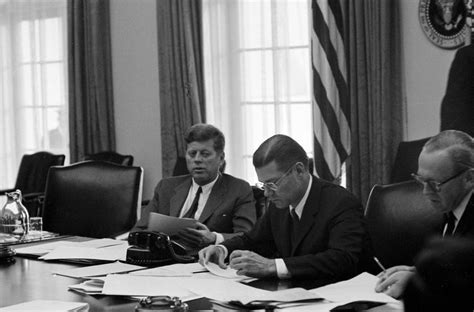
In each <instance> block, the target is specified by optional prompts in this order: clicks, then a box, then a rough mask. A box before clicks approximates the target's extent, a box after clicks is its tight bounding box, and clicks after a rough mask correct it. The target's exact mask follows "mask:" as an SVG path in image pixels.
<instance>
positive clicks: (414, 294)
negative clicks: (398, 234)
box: [403, 237, 474, 312]
mask: <svg viewBox="0 0 474 312" xmlns="http://www.w3.org/2000/svg"><path fill="white" fill-rule="evenodd" d="M473 263H474V241H473V240H472V239H466V238H460V237H457V238H443V239H440V238H437V239H434V240H432V241H431V242H430V243H429V244H428V245H427V246H426V247H425V248H424V249H423V250H422V251H421V253H420V254H419V255H418V257H417V259H416V262H415V265H416V273H414V275H413V277H412V278H410V280H409V281H408V284H407V287H406V289H405V292H404V294H403V302H404V305H405V312H411V311H456V312H462V311H469V312H472V311H473V309H474V297H473V296H472V294H474V265H473Z"/></svg>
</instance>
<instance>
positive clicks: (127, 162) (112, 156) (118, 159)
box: [84, 151, 133, 166]
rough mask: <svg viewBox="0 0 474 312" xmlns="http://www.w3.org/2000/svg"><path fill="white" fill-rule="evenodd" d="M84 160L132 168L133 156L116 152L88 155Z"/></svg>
mask: <svg viewBox="0 0 474 312" xmlns="http://www.w3.org/2000/svg"><path fill="white" fill-rule="evenodd" d="M84 160H101V161H108V162H111V163H114V164H119V165H123V166H133V156H132V155H122V154H119V153H117V152H112V151H104V152H99V153H95V154H88V155H85V156H84Z"/></svg>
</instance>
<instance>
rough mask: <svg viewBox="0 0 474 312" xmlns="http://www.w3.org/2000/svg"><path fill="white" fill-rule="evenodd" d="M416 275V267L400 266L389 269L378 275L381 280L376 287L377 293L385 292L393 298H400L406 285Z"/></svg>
mask: <svg viewBox="0 0 474 312" xmlns="http://www.w3.org/2000/svg"><path fill="white" fill-rule="evenodd" d="M414 273H415V267H410V266H406V265H399V266H394V267H391V268H389V269H388V270H387V271H385V272H382V273H380V274H379V275H377V277H379V280H378V282H377V285H375V291H376V292H383V293H385V294H387V295H389V296H391V297H393V298H400V296H401V295H402V294H403V291H404V290H405V287H406V284H407V282H408V280H409V279H410V277H411V276H413V274H414Z"/></svg>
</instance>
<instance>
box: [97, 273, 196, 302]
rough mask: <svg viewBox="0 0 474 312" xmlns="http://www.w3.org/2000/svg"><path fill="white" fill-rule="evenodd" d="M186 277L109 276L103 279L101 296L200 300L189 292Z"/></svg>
mask: <svg viewBox="0 0 474 312" xmlns="http://www.w3.org/2000/svg"><path fill="white" fill-rule="evenodd" d="M188 280H191V278H186V277H184V278H183V277H157V276H139V275H131V274H110V275H107V276H106V277H105V279H104V281H105V282H104V287H103V289H102V294H105V295H118V296H170V297H179V298H180V299H181V300H183V301H189V300H194V299H198V298H201V297H202V296H200V295H197V294H195V293H193V292H191V291H190V290H189V288H188V287H187V285H186V284H187V283H188Z"/></svg>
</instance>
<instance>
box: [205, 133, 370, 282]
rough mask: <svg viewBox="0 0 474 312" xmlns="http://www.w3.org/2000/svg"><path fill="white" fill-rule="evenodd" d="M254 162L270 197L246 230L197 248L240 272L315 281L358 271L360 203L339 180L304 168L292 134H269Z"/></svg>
mask: <svg viewBox="0 0 474 312" xmlns="http://www.w3.org/2000/svg"><path fill="white" fill-rule="evenodd" d="M253 165H254V167H255V170H256V172H257V176H258V179H259V181H261V187H262V188H263V189H264V192H265V196H266V197H267V198H268V199H269V200H270V201H271V203H270V205H269V207H268V209H267V211H266V212H265V214H264V215H263V216H262V217H261V218H260V219H259V221H258V222H257V224H256V225H255V227H254V228H253V229H252V230H251V231H250V232H248V233H246V234H244V235H242V236H237V237H233V238H231V239H229V240H226V241H224V242H223V243H222V244H221V245H217V246H208V247H206V248H204V249H202V250H200V251H199V261H200V262H201V264H204V263H207V262H208V261H212V262H214V263H217V264H219V266H220V267H222V268H225V267H226V265H225V264H224V260H225V258H226V257H227V255H230V256H229V262H230V267H231V268H233V269H236V270H237V273H238V274H240V275H247V276H253V277H278V278H282V279H284V278H294V279H302V278H304V279H315V280H317V283H318V284H319V285H323V284H328V283H332V282H336V281H339V280H344V279H347V278H350V277H352V276H354V275H355V274H356V273H357V265H358V262H359V257H360V255H361V252H362V245H363V244H362V243H363V237H364V235H365V230H364V227H363V220H362V207H361V204H360V202H359V201H358V200H357V199H356V198H355V197H354V196H353V195H352V194H351V193H349V192H348V191H347V190H345V189H344V188H343V187H340V186H338V185H335V184H332V183H329V182H327V181H323V180H321V179H318V178H316V177H315V176H313V175H312V174H311V173H310V172H309V171H308V156H307V155H306V152H305V151H304V150H303V148H302V147H301V146H300V145H299V144H298V143H297V142H296V141H294V140H293V139H292V138H290V137H288V136H285V135H274V136H272V137H270V138H269V139H267V140H266V141H265V142H263V143H262V144H261V145H260V147H259V148H258V149H257V150H256V152H255V153H254V154H253Z"/></svg>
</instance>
